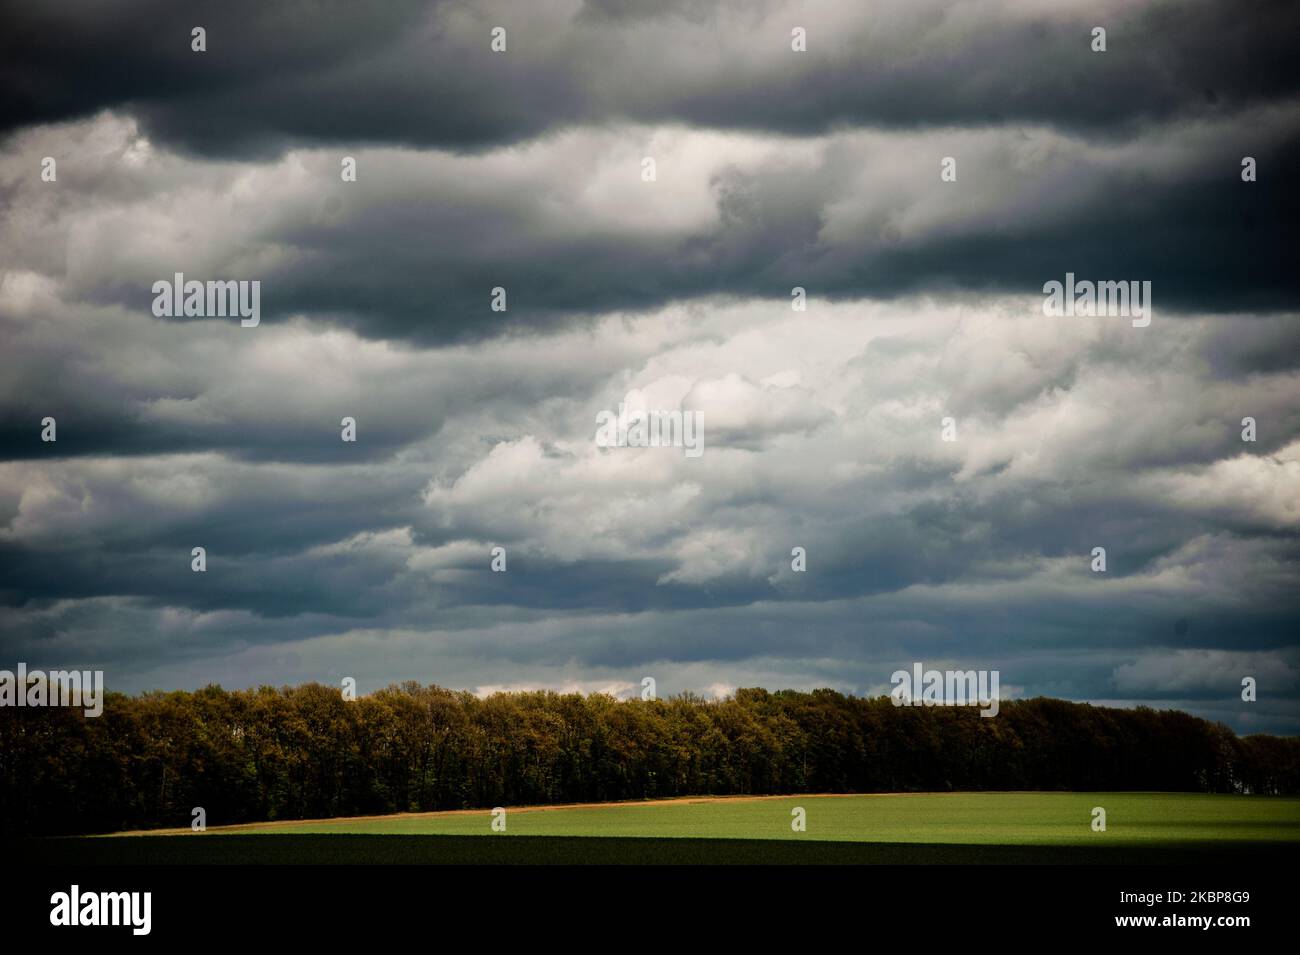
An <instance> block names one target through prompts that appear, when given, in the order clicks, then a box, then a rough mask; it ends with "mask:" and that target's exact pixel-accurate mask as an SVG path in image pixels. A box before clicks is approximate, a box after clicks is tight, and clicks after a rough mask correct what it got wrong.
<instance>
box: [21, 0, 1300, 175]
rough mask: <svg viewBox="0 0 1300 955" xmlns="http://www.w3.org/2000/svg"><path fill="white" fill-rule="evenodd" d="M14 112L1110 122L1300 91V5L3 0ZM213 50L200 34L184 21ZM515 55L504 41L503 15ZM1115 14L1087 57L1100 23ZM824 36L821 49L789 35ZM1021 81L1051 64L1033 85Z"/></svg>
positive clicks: (232, 138)
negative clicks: (497, 34)
mask: <svg viewBox="0 0 1300 955" xmlns="http://www.w3.org/2000/svg"><path fill="white" fill-rule="evenodd" d="M3 6H4V13H3V19H4V22H5V26H6V29H5V30H4V31H3V33H0V64H3V65H0V90H3V93H2V94H0V95H2V96H3V99H0V117H2V119H0V129H14V128H16V127H18V126H21V125H26V124H33V123H41V122H50V121H58V120H67V119H74V118H77V117H82V116H86V115H89V114H92V113H94V112H96V111H98V110H101V109H105V108H114V109H124V110H127V111H129V112H131V113H132V114H134V115H136V116H138V117H140V118H141V119H142V120H143V121H144V123H145V126H146V129H147V131H148V133H149V134H150V135H151V136H153V137H156V138H158V139H160V140H162V141H165V142H168V143H170V144H172V145H175V146H177V147H179V148H182V149H185V150H194V151H198V152H206V153H212V154H221V155H232V154H241V153H242V154H248V153H250V152H265V151H267V150H274V149H279V148H283V147H284V146H285V145H287V144H291V143H303V142H312V141H317V142H328V143H351V144H361V143H366V142H372V143H409V144H413V145H421V146H438V147H444V148H451V149H481V148H485V147H490V146H494V145H500V144H503V143H510V142H517V141H519V140H521V139H525V138H529V137H532V136H536V135H538V134H541V133H543V132H546V131H548V130H552V129H555V128H557V127H561V126H564V125H566V124H570V123H575V122H585V123H600V122H604V121H606V120H611V119H618V120H628V119H630V120H633V121H644V122H684V123H689V124H696V125H704V126H714V127H721V128H737V129H750V130H772V131H779V132H784V133H797V134H809V133H817V132H824V131H826V130H828V129H830V128H833V127H835V126H839V125H878V126H894V127H916V126H923V125H947V124H955V125H979V124H986V123H1004V122H1031V123H1046V124H1053V125H1059V126H1062V127H1067V128H1071V129H1088V130H1094V131H1105V132H1110V131H1115V130H1117V129H1119V128H1124V127H1130V128H1131V127H1132V126H1133V124H1135V123H1138V122H1145V121H1151V120H1162V119H1169V118H1171V117H1190V116H1202V115H1219V114H1222V113H1224V112H1231V111H1233V110H1236V109H1240V108H1242V107H1245V106H1250V105H1252V104H1257V103H1259V102H1261V101H1265V100H1269V99H1276V98H1280V97H1287V96H1290V95H1293V94H1294V93H1296V92H1297V91H1298V90H1300V70H1297V69H1296V66H1295V60H1294V56H1293V55H1292V54H1293V51H1292V48H1291V38H1292V37H1293V36H1294V35H1295V34H1296V32H1297V27H1300V10H1298V9H1297V7H1296V6H1295V4H1293V3H1288V2H1285V0H1278V2H1251V3H1244V4H1243V3H1238V2H1232V0H1219V2H1212V3H1210V2H1205V3H1194V4H1186V3H1177V2H1164V3H1157V4H1153V5H1146V6H1142V7H1139V8H1137V9H1130V8H1129V5H1127V4H1124V5H1120V4H1112V5H1102V6H1100V7H1097V8H1095V9H1094V10H1092V12H1085V11H1083V10H1080V11H1074V12H1066V11H1063V10H1061V9H1059V8H1056V7H1054V5H1050V4H1042V5H1038V4H1028V3H1026V4H1015V3H1012V4H1003V5H994V4H988V5H983V6H974V7H972V6H971V5H962V6H961V7H960V8H951V9H950V8H949V7H947V5H944V4H938V3H916V2H911V0H908V2H898V3H895V4H892V5H890V6H888V7H885V8H883V9H882V8H880V7H879V6H876V5H873V6H870V7H862V8H861V9H860V10H857V11H856V12H850V11H854V10H855V9H856V8H855V7H853V6H850V5H845V7H844V8H843V9H836V8H822V9H810V8H807V7H804V6H802V5H791V6H788V7H787V6H786V5H782V4H766V5H759V6H755V5H752V4H748V3H732V4H724V5H722V6H721V7H717V8H714V7H712V6H709V7H704V6H702V5H699V4H695V3H678V4H673V5H671V6H669V7H666V8H660V10H659V12H658V13H657V15H654V16H651V15H648V14H646V13H645V12H644V10H643V9H641V8H640V7H634V6H633V5H628V4H622V3H592V4H586V5H584V6H583V7H581V8H577V7H575V5H573V4H564V3H554V4H543V5H537V6H534V5H532V4H529V5H527V6H525V7H521V6H519V5H518V4H513V3H495V4H475V5H472V6H469V5H460V4H449V3H415V2H392V3H384V4H380V5H374V6H369V5H368V6H364V7H361V6H358V5H356V4H353V3H347V2H329V0H320V2H316V3H311V4H305V5H299V6H294V7H286V6H283V5H273V4H272V5H268V4H265V3H260V2H254V0H246V2H220V3H217V2H211V3H200V4H186V5H177V4H175V3H169V2H164V0H138V2H130V3H117V4H113V5H110V6H104V5H101V4H95V3H91V2H82V0H48V2H43V3H22V2H19V0H4V4H3ZM196 25H203V26H205V27H206V29H207V30H208V52H206V53H204V54H196V53H192V52H191V51H190V47H189V36H190V29H191V28H192V27H194V26H196ZM498 25H500V26H504V27H505V28H506V29H507V30H508V31H509V34H508V35H509V46H508V51H507V52H506V53H504V54H494V53H492V52H491V50H490V49H489V39H490V37H489V31H490V30H491V29H492V28H493V27H494V26H498ZM1098 25H1100V26H1104V27H1105V28H1106V29H1107V30H1108V31H1109V35H1108V51H1107V52H1106V53H1104V54H1101V53H1093V52H1092V51H1091V49H1090V46H1089V44H1090V42H1091V36H1090V31H1091V29H1092V28H1093V27H1094V26H1098ZM795 26H804V27H805V28H806V29H807V30H808V31H809V41H808V42H809V52H807V53H805V54H794V53H792V52H791V50H790V30H791V29H792V28H793V27H795ZM1026 77H1033V81H1032V82H1026V80H1025V78H1026Z"/></svg>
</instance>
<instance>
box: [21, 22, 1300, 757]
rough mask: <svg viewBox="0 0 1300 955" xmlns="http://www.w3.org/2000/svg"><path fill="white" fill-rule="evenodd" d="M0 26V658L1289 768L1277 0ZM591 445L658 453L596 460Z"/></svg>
mask: <svg viewBox="0 0 1300 955" xmlns="http://www.w3.org/2000/svg"><path fill="white" fill-rule="evenodd" d="M0 20H2V21H3V23H4V24H5V29H3V30H0V346H2V347H0V667H2V668H9V669H12V668H13V667H14V666H15V665H16V664H17V662H19V661H22V662H25V663H26V664H27V665H28V666H29V667H31V668H38V667H44V668H73V667H76V668H83V669H102V670H103V671H104V674H105V682H106V684H107V686H108V687H109V688H110V689H116V690H123V691H127V692H139V691H144V690H150V689H165V690H170V689H190V688H196V687H200V686H203V685H206V684H208V683H214V682H215V683H220V684H222V685H223V686H227V687H249V686H257V685H262V684H271V685H282V684H297V683H301V682H307V681H320V682H324V683H330V684H334V685H339V684H340V681H342V680H343V679H344V678H346V677H351V678H353V679H355V680H356V681H357V686H358V689H359V690H360V691H361V692H371V691H373V690H375V689H378V688H380V687H383V686H385V685H387V684H389V683H391V682H398V681H403V680H417V681H419V682H421V683H436V684H439V685H442V686H447V687H453V688H464V689H469V690H472V691H475V692H478V693H485V692H490V691H492V690H494V689H522V688H551V689H557V690H580V691H583V692H594V691H604V692H610V693H613V694H615V695H618V696H624V697H626V696H637V695H640V692H641V687H642V680H643V679H644V678H645V677H651V678H653V679H654V680H655V682H656V686H657V692H658V694H659V695H661V696H663V695H668V694H672V693H678V692H682V691H686V690H690V691H693V692H696V693H700V694H703V695H705V696H722V695H725V694H727V693H729V692H732V691H734V689H735V688H737V687H749V686H763V687H767V688H769V689H780V688H796V689H813V688H817V687H832V688H834V689H837V690H840V691H843V692H848V693H855V694H881V693H887V692H888V691H889V689H890V678H891V674H892V673H893V672H894V671H896V670H898V669H909V670H910V669H911V667H912V665H913V664H914V663H915V662H921V663H923V664H924V665H925V667H927V668H940V669H942V668H953V669H962V670H966V669H989V670H997V671H998V672H999V673H1000V678H1001V693H1002V696H1003V698H1007V697H1021V698H1024V697H1033V696H1044V695H1045V696H1054V697H1060V698H1065V699H1070V700H1079V701H1090V702H1094V703H1099V704H1107V705H1121V706H1133V705H1148V706H1154V707H1161V708H1166V707H1174V708H1179V709H1184V710H1187V711H1189V712H1192V713H1196V714H1198V715H1202V716H1205V717H1207V718H1210V719H1214V720H1222V721H1224V722H1225V723H1227V724H1228V725H1230V726H1232V727H1233V728H1234V729H1236V730H1237V731H1238V732H1241V733H1249V732H1275V733H1286V734H1294V733H1297V732H1300V330H1298V328H1297V321H1298V320H1300V278H1298V277H1297V270H1296V258H1295V256H1296V252H1295V250H1296V247H1297V243H1296V238H1297V236H1296V225H1295V224H1296V222H1297V212H1298V211H1300V210H1298V209H1297V205H1298V202H1297V198H1296V196H1297V194H1300V192H1298V191H1297V190H1295V189H1294V185H1293V181H1292V180H1293V177H1294V176H1295V175H1296V173H1297V169H1298V168H1300V164H1298V163H1297V160H1298V159H1300V62H1298V61H1297V60H1296V58H1295V56H1294V49H1293V46H1294V37H1295V36H1296V35H1297V33H1298V32H1300V31H1298V29H1297V28H1300V6H1297V5H1296V4H1294V3H1281V2H1279V3H1273V2H1257V3H1240V2H1234V0H1187V2H1185V0H1177V2H1173V0H1170V2H1144V3H1134V2H1132V0H1123V2H1111V0H1100V2H1086V3H1084V2H1057V0H1051V2H1049V0H1001V2H998V0H988V2H967V3H956V4H952V3H944V4H941V3H935V2H932V0H884V2H879V3H872V4H862V3H856V2H829V0H818V2H813V0H807V2H798V0H794V2H786V0H745V2H740V0H716V2H713V0H711V2H704V0H673V2H666V3H662V4H656V5H654V6H653V9H652V8H651V6H650V5H646V4H640V3H634V2H632V0H599V2H597V0H585V2H583V0H568V2H552V0H535V2H529V3H527V4H520V3H517V2H504V0H502V2H498V0H484V2H476V3H473V4H467V3H437V2H434V3H430V2H422V3H409V2H401V0H393V2H387V3H384V4H378V5H366V6H362V5H359V4H355V3H350V2H329V0H318V2H311V3H295V4H292V5H290V4H283V3H282V4H267V3H264V2H256V3H255V2H245V0H235V2H230V0H226V2H222V3H192V4H183V5H182V4H176V3H174V2H166V0H126V2H116V3H114V4H111V5H106V4H101V3H92V2H86V0H76V2H70V0H45V2H42V3H18V2H16V0H0ZM196 26H201V27H203V29H204V30H205V31H206V32H205V35H204V41H205V47H206V48H205V49H204V50H202V51H196V50H195V49H193V44H194V40H193V36H192V30H193V29H194V28H195V27H196ZM1097 27H1101V28H1103V29H1104V30H1105V45H1106V49H1105V50H1104V51H1099V50H1096V49H1094V47H1095V46H1096V43H1097V41H1096V39H1095V36H1094V28H1097ZM496 28H502V29H503V30H504V31H505V32H504V35H503V36H504V46H505V49H504V50H494V49H493V43H494V33H493V31H494V29H496ZM796 30H802V31H803V34H802V36H803V38H804V39H803V45H804V46H805V49H802V50H795V49H793V47H794V46H798V45H800V40H799V39H798V38H797V37H796V36H795V34H794V33H793V32H792V31H796ZM498 45H499V41H498ZM1246 157H1249V158H1250V159H1252V160H1254V162H1253V164H1252V166H1253V169H1254V177H1253V178H1252V179H1247V178H1245V173H1244V167H1243V159H1245V158H1246ZM47 158H51V159H53V160H54V161H55V162H54V176H53V177H52V180H51V178H50V177H47V175H44V173H45V170H46V169H47V166H48V164H47V163H46V162H45V160H46V159H47ZM647 159H649V160H652V163H653V169H652V173H653V175H652V176H651V175H650V173H648V171H647V170H648V164H647V162H646V160H647ZM347 160H351V161H352V163H353V164H354V167H355V181H349V180H348V179H346V178H345V172H344V170H345V166H346V165H347ZM945 173H947V175H945ZM176 273H182V274H183V275H184V276H185V278H186V279H188V280H199V281H209V280H212V281H217V280H221V281H227V280H229V281H250V282H251V281H257V282H258V283H259V288H260V322H259V324H257V325H256V326H251V327H246V326H245V325H243V324H241V322H240V320H239V319H238V318H237V317H234V318H232V317H229V316H226V317H221V316H188V317H187V316H166V315H163V316H159V315H156V314H155V310H154V308H153V304H154V299H155V293H154V284H155V283H156V282H159V281H162V280H166V281H171V280H172V278H173V276H174V275H175V274H176ZM1067 273H1068V274H1073V275H1074V276H1075V277H1076V279H1077V280H1079V281H1083V280H1091V281H1125V282H1129V281H1135V282H1139V283H1141V282H1149V283H1151V284H1150V289H1151V292H1150V303H1151V313H1150V315H1151V321H1150V323H1149V324H1148V325H1145V326H1144V327H1143V326H1141V325H1140V324H1138V323H1136V322H1134V321H1130V318H1129V317H1127V316H1123V315H1105V314H1075V315H1060V314H1057V315H1049V314H1046V310H1045V308H1044V301H1045V295H1044V285H1045V283H1049V282H1052V281H1060V282H1064V281H1066V275H1067ZM796 288H798V289H803V290H804V294H803V296H802V299H801V297H800V296H798V295H796V294H795V293H793V291H792V290H794V289H796ZM494 289H503V290H504V293H505V294H504V306H505V307H504V310H497V309H494V308H493V304H494V301H495V302H497V303H498V304H500V302H499V300H498V298H497V296H496V293H494ZM800 305H803V306H804V307H803V308H802V309H800V308H799V306H800ZM620 405H624V406H626V407H627V408H632V409H641V410H646V411H665V412H673V411H676V412H682V413H684V414H688V415H698V419H697V420H699V421H700V422H701V423H702V435H703V445H702V453H700V454H698V455H689V454H687V453H685V449H684V448H682V447H611V446H608V442H604V443H602V442H601V441H598V440H597V435H598V429H597V423H598V420H600V416H601V415H602V413H608V414H617V412H618V409H619V407H620ZM47 417H52V418H53V419H54V420H55V422H56V437H55V440H53V441H49V440H43V431H44V430H45V428H44V425H43V424H42V422H43V419H45V418H47ZM345 417H350V418H352V419H354V421H355V432H356V440H355V441H344V440H343V439H342V430H343V429H342V427H341V424H342V420H343V419H344V418H345ZM1247 417H1249V418H1252V419H1253V420H1254V425H1253V427H1254V431H1255V434H1254V440H1253V441H1247V440H1243V430H1244V428H1243V419H1244V418H1247ZM945 419H951V426H950V427H949V428H948V430H947V433H945V429H944V420H945ZM948 437H951V438H953V440H945V438H948ZM195 547H203V548H204V550H205V555H206V570H204V571H203V572H195V571H194V570H193V569H192V560H193V558H192V553H193V548H195ZM497 547H499V548H504V554H505V569H504V571H500V572H498V571H494V570H493V568H492V562H493V558H492V553H493V548H497ZM1098 547H1104V548H1105V557H1106V568H1105V570H1104V571H1099V570H1096V569H1094V567H1095V564H1096V562H1095V558H1094V549H1095V548H1098ZM794 548H802V549H803V551H802V553H803V554H804V555H805V556H804V558H803V560H804V565H805V567H806V569H803V570H796V569H795V567H794V564H795V563H796V561H795V559H794V558H793V557H792V553H793V550H794ZM1246 677H1250V678H1252V679H1254V680H1255V681H1256V683H1257V698H1256V699H1255V700H1253V701H1245V700H1243V699H1242V680H1243V679H1244V678H1246Z"/></svg>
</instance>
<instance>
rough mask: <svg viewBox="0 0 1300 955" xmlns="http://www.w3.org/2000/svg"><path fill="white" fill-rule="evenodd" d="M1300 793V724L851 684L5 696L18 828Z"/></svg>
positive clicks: (1, 743)
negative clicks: (517, 809)
mask: <svg viewBox="0 0 1300 955" xmlns="http://www.w3.org/2000/svg"><path fill="white" fill-rule="evenodd" d="M946 790H1081V791H1087V790H1130V791H1134V790H1165V791H1181V792H1216V793H1263V794H1277V793H1300V738H1295V737H1273V736H1258V735H1257V736H1248V737H1239V736H1237V735H1236V734H1235V733H1233V731H1232V730H1231V729H1229V728H1228V727H1227V726H1225V725H1223V724H1222V723H1211V722H1209V721H1207V720H1204V719H1200V718H1198V717H1194V716H1191V715H1189V714H1187V713H1182V712H1178V711H1169V710H1162V711H1158V710H1153V709H1150V708H1146V707H1139V708H1137V709H1111V708H1106V707H1097V706H1090V705H1087V704H1079V703H1069V702H1066V701H1063V700H1055V699H1049V698H1037V699H1031V700H1011V701H1006V702H1004V703H1002V705H1001V711H1000V712H999V714H998V715H997V716H996V717H994V718H991V719H988V718H981V717H980V716H979V713H978V711H977V710H976V709H974V708H971V707H896V706H894V705H893V704H892V702H891V701H890V699H889V698H888V697H876V698H860V697H854V696H846V695H843V694H841V693H837V692H834V691H832V690H815V691H813V692H811V693H805V692H798V691H793V690H781V691H778V692H769V691H767V690H762V689H742V690H739V691H737V692H736V693H735V695H734V697H730V698H727V699H722V700H705V699H703V698H701V697H698V696H695V695H692V694H689V693H688V694H684V695H681V696H677V697H673V698H671V699H664V700H650V701H644V700H623V701H620V700H616V699H614V698H612V697H609V696H605V695H599V694H593V695H590V696H583V695H581V694H576V693H567V694H560V693H553V692H549V691H540V692H526V693H496V694H493V695H491V696H488V697H485V698H480V697H477V696H475V695H473V694H471V693H467V692H464V691H459V692H458V691H452V690H446V689H443V688H441V687H437V686H422V685H420V684H418V683H414V682H408V683H404V684H401V685H399V686H390V687H388V688H387V689H384V690H381V691H379V692H377V693H373V694H371V695H369V696H363V697H359V698H357V699H355V700H350V701H349V700H344V699H343V696H342V694H341V693H340V691H339V690H338V689H336V688H332V687H327V686H323V685H321V684H318V683H311V684H306V685H303V686H298V687H283V688H279V689H276V688H272V687H261V688H259V689H254V690H225V689H222V688H221V687H219V686H209V687H206V688H204V689H202V690H198V691H195V692H169V693H161V692H155V693H145V694H142V695H139V696H134V697H132V696H125V695H122V694H117V693H110V694H108V695H107V697H106V700H105V705H104V712H103V715H102V716H100V717H98V718H87V717H86V716H85V715H84V714H83V713H82V712H81V710H78V709H70V708H54V707H45V708H39V707H38V708H23V709H15V708H9V707H6V708H3V709H0V827H2V829H3V831H4V832H5V833H6V834H70V833H90V832H107V831H115V830H120V829H130V828H150V827H171V826H188V825H189V823H190V819H191V811H192V809H194V808H195V807H203V808H204V810H205V812H206V816H207V821H208V823H209V824H210V825H222V824H229V823H239V822H253V821H261V820H274V819H302V818H318V817H328V816H346V815H376V814H382V813H391V812H407V811H417V812H418V811H429V810H437V809H467V808H478V807H482V808H489V807H493V806H511V805H516V806H517V805H536V804H543V803H561V802H600V801H607V800H623V799H654V798H660V797H669V796H686V795H709V794H712V795H740V794H745V795H749V794H754V795H761V794H784V793H804V792H909V791H917V792H921V791H946Z"/></svg>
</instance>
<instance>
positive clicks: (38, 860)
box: [18, 833, 1294, 866]
mask: <svg viewBox="0 0 1300 955" xmlns="http://www.w3.org/2000/svg"><path fill="white" fill-rule="evenodd" d="M18 850H19V854H20V856H21V857H23V858H24V859H25V860H26V861H27V862H28V863H29V864H33V865H38V866H39V865H54V866H67V865H285V864H291V865H292V864H299V865H301V864H307V865H319V864H326V865H329V864H343V865H543V864H559V865H681V864H685V865H804V864H811V865H863V864H868V865H870V864H875V865H918V864H919V865H927V864H929V865H933V864H939V865H1186V864H1198V863H1201V864H1203V863H1216V862H1241V861H1243V860H1246V859H1249V860H1252V862H1254V863H1259V862H1261V861H1263V860H1265V859H1276V860H1278V861H1281V859H1282V858H1283V854H1284V853H1286V854H1287V855H1288V856H1289V855H1290V854H1291V853H1293V852H1294V846H1290V847H1288V846H1283V845H1278V844H1272V845H1270V844H1267V843H1263V844H1262V843H1259V842H1250V843H1244V842H1243V843H1232V842H1205V843H1181V844H1178V845H1151V846H1132V845H1128V846H1113V847H1109V846H1001V845H953V844H919V843H890V842H815V841H806V842H805V841H800V842H793V841H787V840H774V839H645V838H605V837H598V836H507V835H502V836H407V835H356V834H347V835H343V834H340V835H275V834H270V833H267V834H258V835H245V836H222V835H194V836H126V837H109V838H56V839H29V840H25V841H23V842H22V843H21V844H20V845H19V846H18Z"/></svg>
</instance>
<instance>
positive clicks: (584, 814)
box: [39, 793, 1300, 864]
mask: <svg viewBox="0 0 1300 955" xmlns="http://www.w3.org/2000/svg"><path fill="white" fill-rule="evenodd" d="M1096 806H1100V807H1102V808H1104V809H1105V810H1106V831H1105V832H1094V831H1093V829H1092V826H1091V822H1092V810H1093V807H1096ZM794 807H802V808H803V809H804V810H805V812H806V819H807V830H806V831H805V832H795V831H793V830H792V829H791V818H792V816H791V810H792V809H793V808H794ZM210 821H211V820H210ZM490 822H491V814H490V812H489V811H487V810H483V811H476V812H466V813H434V814H422V815H397V816H385V817H378V818H369V819H335V820H318V821H311V822H294V823H283V822H282V823H270V824H261V825H254V826H241V827H232V828H228V829H222V828H219V827H214V828H210V829H209V831H208V832H206V833H202V834H194V833H183V834H181V833H177V832H176V831H175V830H171V831H168V832H167V833H159V834H149V833H146V834H133V835H130V836H116V837H107V838H106V837H96V838H83V839H63V840H42V841H41V842H40V849H39V851H40V853H41V855H43V856H45V857H46V858H47V859H48V860H49V861H58V860H59V859H60V858H64V857H66V858H65V861H74V860H75V861H82V862H85V861H92V862H93V861H131V862H173V861H174V862H189V861H202V862H239V861H258V862H299V861H302V862H314V861H320V862H454V863H464V862H525V863H528V862H678V861H682V862H1101V863H1121V864H1128V863H1138V862H1157V863H1158V862H1198V861H1214V860H1227V859H1239V858H1241V857H1243V856H1249V857H1251V858H1258V857H1259V856H1260V855H1261V854H1262V855H1268V856H1276V857H1278V858H1281V857H1283V856H1285V857H1288V858H1289V857H1291V856H1293V855H1294V853H1295V850H1296V849H1297V847H1300V799H1296V798H1278V797H1257V796H1211V795H1192V794H1176V793H922V794H883V795H861V796H796V797H782V798H772V799H752V800H728V799H717V800H674V801H664V802H657V803H632V804H611V805H603V806H587V807H559V808H546V809H516V810H508V812H507V815H506V831H505V832H504V833H502V832H492V831H491V828H490Z"/></svg>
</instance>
